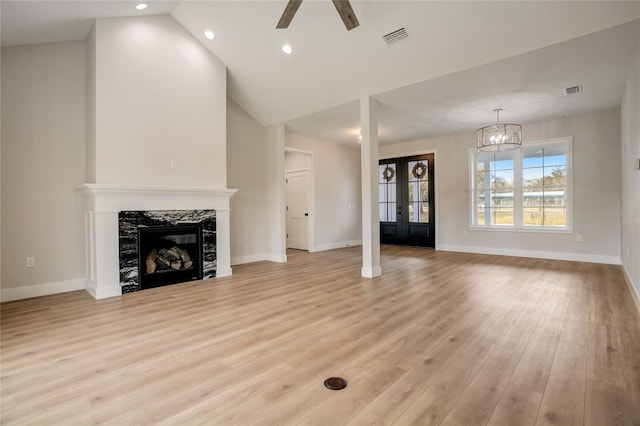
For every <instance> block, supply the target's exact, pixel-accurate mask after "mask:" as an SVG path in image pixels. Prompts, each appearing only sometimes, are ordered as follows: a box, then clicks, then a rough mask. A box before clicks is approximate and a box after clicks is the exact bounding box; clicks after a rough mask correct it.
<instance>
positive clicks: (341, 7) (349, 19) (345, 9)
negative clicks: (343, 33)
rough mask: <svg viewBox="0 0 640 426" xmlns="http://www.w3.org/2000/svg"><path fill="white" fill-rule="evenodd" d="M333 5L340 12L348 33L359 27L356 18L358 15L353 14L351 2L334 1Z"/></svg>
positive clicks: (343, 0) (345, 0)
mask: <svg viewBox="0 0 640 426" xmlns="http://www.w3.org/2000/svg"><path fill="white" fill-rule="evenodd" d="M333 4H334V6H335V7H336V10H337V11H338V14H339V15H340V17H341V18H342V22H344V26H345V27H347V31H351V30H352V29H354V28H355V27H357V26H358V25H360V22H358V18H356V14H355V13H353V8H352V7H351V3H349V0H333Z"/></svg>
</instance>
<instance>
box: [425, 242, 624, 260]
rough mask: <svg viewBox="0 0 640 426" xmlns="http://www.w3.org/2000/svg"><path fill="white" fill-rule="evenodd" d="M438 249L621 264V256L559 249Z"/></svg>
mask: <svg viewBox="0 0 640 426" xmlns="http://www.w3.org/2000/svg"><path fill="white" fill-rule="evenodd" d="M437 250H442V251H457V252H463V253H477V254H493V255H498V256H515V257H532V258H534V259H551V260H569V261H573V262H589V263H605V264H608V265H620V264H621V263H622V262H621V261H620V257H617V256H602V255H597V254H583V253H566V252H558V251H542V250H514V249H501V248H494V247H473V246H459V245H454V244H441V245H439V246H438V247H437Z"/></svg>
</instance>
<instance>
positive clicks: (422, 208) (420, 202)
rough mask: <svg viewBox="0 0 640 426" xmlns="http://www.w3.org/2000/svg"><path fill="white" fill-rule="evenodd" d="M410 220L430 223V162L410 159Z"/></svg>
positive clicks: (408, 170) (408, 166)
mask: <svg viewBox="0 0 640 426" xmlns="http://www.w3.org/2000/svg"><path fill="white" fill-rule="evenodd" d="M407 176H409V179H408V180H409V182H408V185H409V188H408V195H409V212H408V213H409V222H410V223H429V162H428V161H426V160H417V161H409V163H408V164H407Z"/></svg>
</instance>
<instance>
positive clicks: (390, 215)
mask: <svg viewBox="0 0 640 426" xmlns="http://www.w3.org/2000/svg"><path fill="white" fill-rule="evenodd" d="M396 210H397V207H396V203H389V204H388V208H387V222H395V221H396Z"/></svg>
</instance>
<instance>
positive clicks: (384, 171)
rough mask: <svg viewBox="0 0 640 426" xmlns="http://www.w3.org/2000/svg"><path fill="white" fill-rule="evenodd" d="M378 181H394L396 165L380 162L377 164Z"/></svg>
mask: <svg viewBox="0 0 640 426" xmlns="http://www.w3.org/2000/svg"><path fill="white" fill-rule="evenodd" d="M378 182H380V183H395V182H396V165H395V164H380V165H379V166H378Z"/></svg>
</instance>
